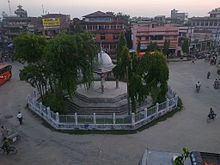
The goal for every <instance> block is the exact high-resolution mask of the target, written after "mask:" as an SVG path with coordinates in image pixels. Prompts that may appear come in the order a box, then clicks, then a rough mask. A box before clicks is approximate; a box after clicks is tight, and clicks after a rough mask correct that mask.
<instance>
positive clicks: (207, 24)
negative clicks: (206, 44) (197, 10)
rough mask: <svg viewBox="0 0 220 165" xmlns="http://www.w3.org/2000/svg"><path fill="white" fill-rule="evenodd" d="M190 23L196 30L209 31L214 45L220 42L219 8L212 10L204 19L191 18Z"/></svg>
mask: <svg viewBox="0 0 220 165" xmlns="http://www.w3.org/2000/svg"><path fill="white" fill-rule="evenodd" d="M190 22H191V26H193V27H195V29H197V30H208V31H211V32H212V34H213V37H214V40H215V42H216V43H215V44H218V43H219V42H220V8H216V9H213V10H212V11H210V12H209V16H206V17H192V18H191V19H190Z"/></svg>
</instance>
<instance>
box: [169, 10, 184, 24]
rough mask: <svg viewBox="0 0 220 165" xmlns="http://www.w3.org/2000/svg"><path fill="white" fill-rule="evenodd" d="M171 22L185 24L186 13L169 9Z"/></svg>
mask: <svg viewBox="0 0 220 165" xmlns="http://www.w3.org/2000/svg"><path fill="white" fill-rule="evenodd" d="M170 16H171V22H172V23H177V24H185V23H186V22H187V21H188V13H178V10H176V9H173V10H171V15H170Z"/></svg>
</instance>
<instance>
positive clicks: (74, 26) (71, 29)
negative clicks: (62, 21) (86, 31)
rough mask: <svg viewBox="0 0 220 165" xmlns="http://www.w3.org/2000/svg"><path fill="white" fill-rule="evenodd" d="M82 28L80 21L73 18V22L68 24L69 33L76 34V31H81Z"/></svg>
mask: <svg viewBox="0 0 220 165" xmlns="http://www.w3.org/2000/svg"><path fill="white" fill-rule="evenodd" d="M82 32H83V31H82V29H81V27H80V22H79V21H77V20H75V21H73V23H71V24H70V26H69V34H77V33H82Z"/></svg>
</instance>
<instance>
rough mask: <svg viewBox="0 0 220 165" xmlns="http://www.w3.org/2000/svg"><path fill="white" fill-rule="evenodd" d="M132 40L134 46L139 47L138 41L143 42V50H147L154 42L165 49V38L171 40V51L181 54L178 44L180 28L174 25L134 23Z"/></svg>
mask: <svg viewBox="0 0 220 165" xmlns="http://www.w3.org/2000/svg"><path fill="white" fill-rule="evenodd" d="M132 40H133V48H134V49H135V50H136V49H137V44H138V41H140V43H141V50H142V51H145V50H146V49H147V46H148V45H149V44H150V43H151V42H153V43H157V45H158V46H159V47H160V48H161V50H162V49H163V46H164V42H165V40H169V41H170V48H169V50H170V53H171V54H175V55H177V54H179V53H180V49H181V48H180V47H179V45H178V40H179V28H178V27H175V26H174V25H170V24H165V25H160V26H152V25H147V26H146V25H137V24H136V25H133V27H132Z"/></svg>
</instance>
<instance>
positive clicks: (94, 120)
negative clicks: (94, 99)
mask: <svg viewBox="0 0 220 165" xmlns="http://www.w3.org/2000/svg"><path fill="white" fill-rule="evenodd" d="M93 123H94V124H96V116H95V113H93Z"/></svg>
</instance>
